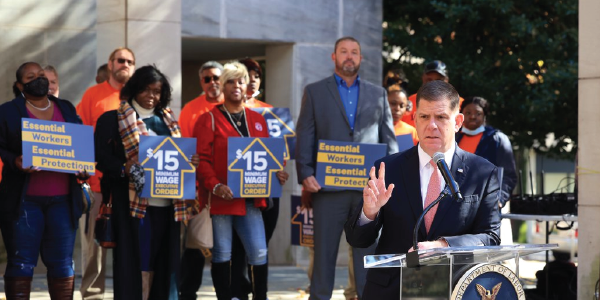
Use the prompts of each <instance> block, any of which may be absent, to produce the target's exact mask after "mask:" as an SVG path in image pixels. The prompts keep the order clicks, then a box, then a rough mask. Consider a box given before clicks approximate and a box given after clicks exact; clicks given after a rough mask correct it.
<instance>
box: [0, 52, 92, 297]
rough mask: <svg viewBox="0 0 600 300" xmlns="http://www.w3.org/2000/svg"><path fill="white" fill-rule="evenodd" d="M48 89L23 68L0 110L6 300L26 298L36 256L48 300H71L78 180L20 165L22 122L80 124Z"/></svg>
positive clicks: (38, 71) (35, 70) (36, 73)
mask: <svg viewBox="0 0 600 300" xmlns="http://www.w3.org/2000/svg"><path fill="white" fill-rule="evenodd" d="M48 86H49V81H48V78H46V75H45V73H44V70H43V69H42V67H41V66H40V65H39V64H37V63H35V62H28V63H24V64H22V65H21V66H20V67H19V68H18V69H17V72H16V82H15V83H14V85H13V92H14V94H15V99H13V100H12V101H10V102H7V103H4V104H3V105H2V106H0V157H1V158H2V161H3V162H4V167H3V170H2V173H3V174H2V175H3V176H2V181H1V182H0V199H1V201H0V228H1V229H2V238H3V240H4V245H5V246H6V253H7V257H8V261H7V264H6V271H5V272H4V292H5V294H6V296H7V299H29V294H30V291H31V279H32V276H33V269H34V268H35V266H36V265H37V262H38V257H39V256H40V254H41V258H42V261H43V262H44V265H45V266H46V268H47V269H48V272H47V277H48V291H49V293H50V298H51V299H73V282H74V276H73V275H74V271H73V246H74V243H75V234H76V232H77V225H78V223H77V222H78V220H79V217H80V216H81V214H82V210H83V207H82V206H83V204H82V199H81V197H82V193H81V187H80V185H79V184H78V182H77V176H76V175H72V174H67V173H58V172H51V171H39V170H37V169H36V168H32V167H24V166H23V149H22V148H23V147H22V130H21V121H22V119H23V118H30V119H39V120H46V121H54V122H68V123H75V124H81V120H80V119H79V117H78V116H77V113H76V111H75V107H73V105H72V104H71V103H70V102H68V101H66V100H61V99H58V98H56V97H54V96H52V95H48V90H49V88H48ZM78 177H79V179H87V175H83V174H79V176H78Z"/></svg>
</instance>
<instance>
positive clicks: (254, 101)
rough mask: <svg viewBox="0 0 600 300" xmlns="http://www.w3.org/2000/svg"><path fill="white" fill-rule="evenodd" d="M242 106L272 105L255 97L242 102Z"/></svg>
mask: <svg viewBox="0 0 600 300" xmlns="http://www.w3.org/2000/svg"><path fill="white" fill-rule="evenodd" d="M244 106H245V107H247V108H259V107H273V105H271V104H267V103H265V102H262V101H260V100H258V99H256V98H250V100H248V101H246V103H244Z"/></svg>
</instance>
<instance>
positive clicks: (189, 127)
mask: <svg viewBox="0 0 600 300" xmlns="http://www.w3.org/2000/svg"><path fill="white" fill-rule="evenodd" d="M222 72H223V65H221V64H220V63H218V62H216V61H207V62H205V63H204V64H203V65H202V66H201V67H200V70H199V71H198V73H199V76H200V87H202V94H201V95H200V96H198V97H196V98H195V99H193V100H192V101H190V102H188V103H187V104H186V105H185V106H184V107H183V109H182V110H181V114H180V115H179V127H180V130H181V136H182V137H193V136H192V135H193V133H194V127H195V125H196V121H197V120H198V118H199V117H200V116H201V115H202V114H203V113H205V112H207V111H209V110H211V109H212V108H213V107H214V106H215V105H217V104H220V103H223V94H222V93H221V83H220V81H219V77H221V73H222ZM196 221H199V220H196ZM191 222H194V221H193V220H192V221H191ZM187 228H188V229H189V228H191V226H188V227H187ZM194 234H197V233H196V232H194V231H186V235H194ZM185 246H186V245H185V244H184V247H185ZM205 250H206V249H205ZM204 263H205V257H204V254H203V252H202V250H201V249H194V248H187V247H185V249H184V250H183V255H182V257H181V282H180V283H179V299H180V300H188V299H189V300H191V299H196V292H197V291H198V289H199V288H200V286H201V285H202V269H203V268H204Z"/></svg>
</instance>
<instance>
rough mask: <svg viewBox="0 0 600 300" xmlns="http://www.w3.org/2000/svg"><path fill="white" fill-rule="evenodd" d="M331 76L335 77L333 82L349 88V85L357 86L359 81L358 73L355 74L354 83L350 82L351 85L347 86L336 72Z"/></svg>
mask: <svg viewBox="0 0 600 300" xmlns="http://www.w3.org/2000/svg"><path fill="white" fill-rule="evenodd" d="M333 76H334V77H335V82H336V83H337V85H338V87H339V86H343V87H345V88H351V87H355V86H358V84H359V83H360V75H356V79H355V80H354V83H352V85H351V86H348V83H346V80H344V79H342V77H340V76H338V74H335V73H334V74H333Z"/></svg>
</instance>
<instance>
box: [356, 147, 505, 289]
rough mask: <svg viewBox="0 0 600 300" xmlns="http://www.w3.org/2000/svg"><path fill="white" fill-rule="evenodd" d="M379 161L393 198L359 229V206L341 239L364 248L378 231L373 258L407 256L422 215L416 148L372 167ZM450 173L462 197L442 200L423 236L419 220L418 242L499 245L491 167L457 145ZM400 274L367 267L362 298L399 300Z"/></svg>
mask: <svg viewBox="0 0 600 300" xmlns="http://www.w3.org/2000/svg"><path fill="white" fill-rule="evenodd" d="M381 161H383V162H385V168H386V178H385V181H386V185H389V184H392V183H393V184H394V185H395V188H394V191H393V193H392V197H391V198H390V200H389V202H388V203H387V204H386V205H384V206H383V207H382V208H381V211H380V212H379V215H378V216H377V218H376V219H375V220H374V221H373V222H371V223H369V224H366V225H364V226H358V225H357V220H358V217H359V216H360V213H361V211H362V205H359V206H358V207H357V209H356V210H355V212H354V214H353V215H352V217H351V218H350V219H348V221H347V222H346V225H345V230H346V238H347V240H348V243H350V245H352V246H354V247H368V246H370V245H372V244H373V243H374V242H375V240H376V239H377V236H378V233H379V230H380V229H382V230H381V237H380V238H379V244H378V245H377V249H376V251H375V254H393V253H406V252H408V249H410V248H411V247H412V240H413V228H414V226H415V223H416V222H417V219H418V218H419V216H420V215H421V214H422V213H423V200H422V198H421V191H420V177H419V154H418V152H417V146H415V147H413V148H411V149H409V150H407V151H404V152H401V153H398V154H395V155H391V156H388V157H385V158H383V159H381V160H379V161H377V162H376V163H375V165H376V166H377V167H379V164H380V162H381ZM459 170H460V171H459ZM451 172H452V176H454V180H455V181H456V182H457V183H458V185H459V187H460V191H461V192H462V195H463V197H464V199H463V200H462V201H460V202H458V201H456V200H455V199H450V198H446V199H443V200H442V201H441V202H440V204H439V207H438V210H437V212H436V215H435V218H434V220H433V224H432V225H431V230H430V231H429V233H428V234H427V233H426V231H425V223H424V222H423V223H422V224H421V227H420V228H419V237H418V240H419V241H432V240H436V239H438V238H440V237H444V238H445V239H446V240H447V241H448V244H449V245H450V246H451V247H457V246H493V245H498V244H500V212H499V210H498V197H499V195H500V187H499V183H498V175H497V169H496V167H495V166H494V165H493V164H491V163H490V162H488V161H487V160H486V159H484V158H481V157H479V156H477V155H474V154H471V153H468V152H466V151H463V150H461V149H460V148H458V147H456V152H455V154H454V157H453V159H452V166H451ZM399 273H400V271H399V269H398V268H382V269H369V270H368V272H367V284H366V286H365V290H364V292H363V299H367V300H370V299H398V298H399V297H400V295H399V291H400V278H399Z"/></svg>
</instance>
